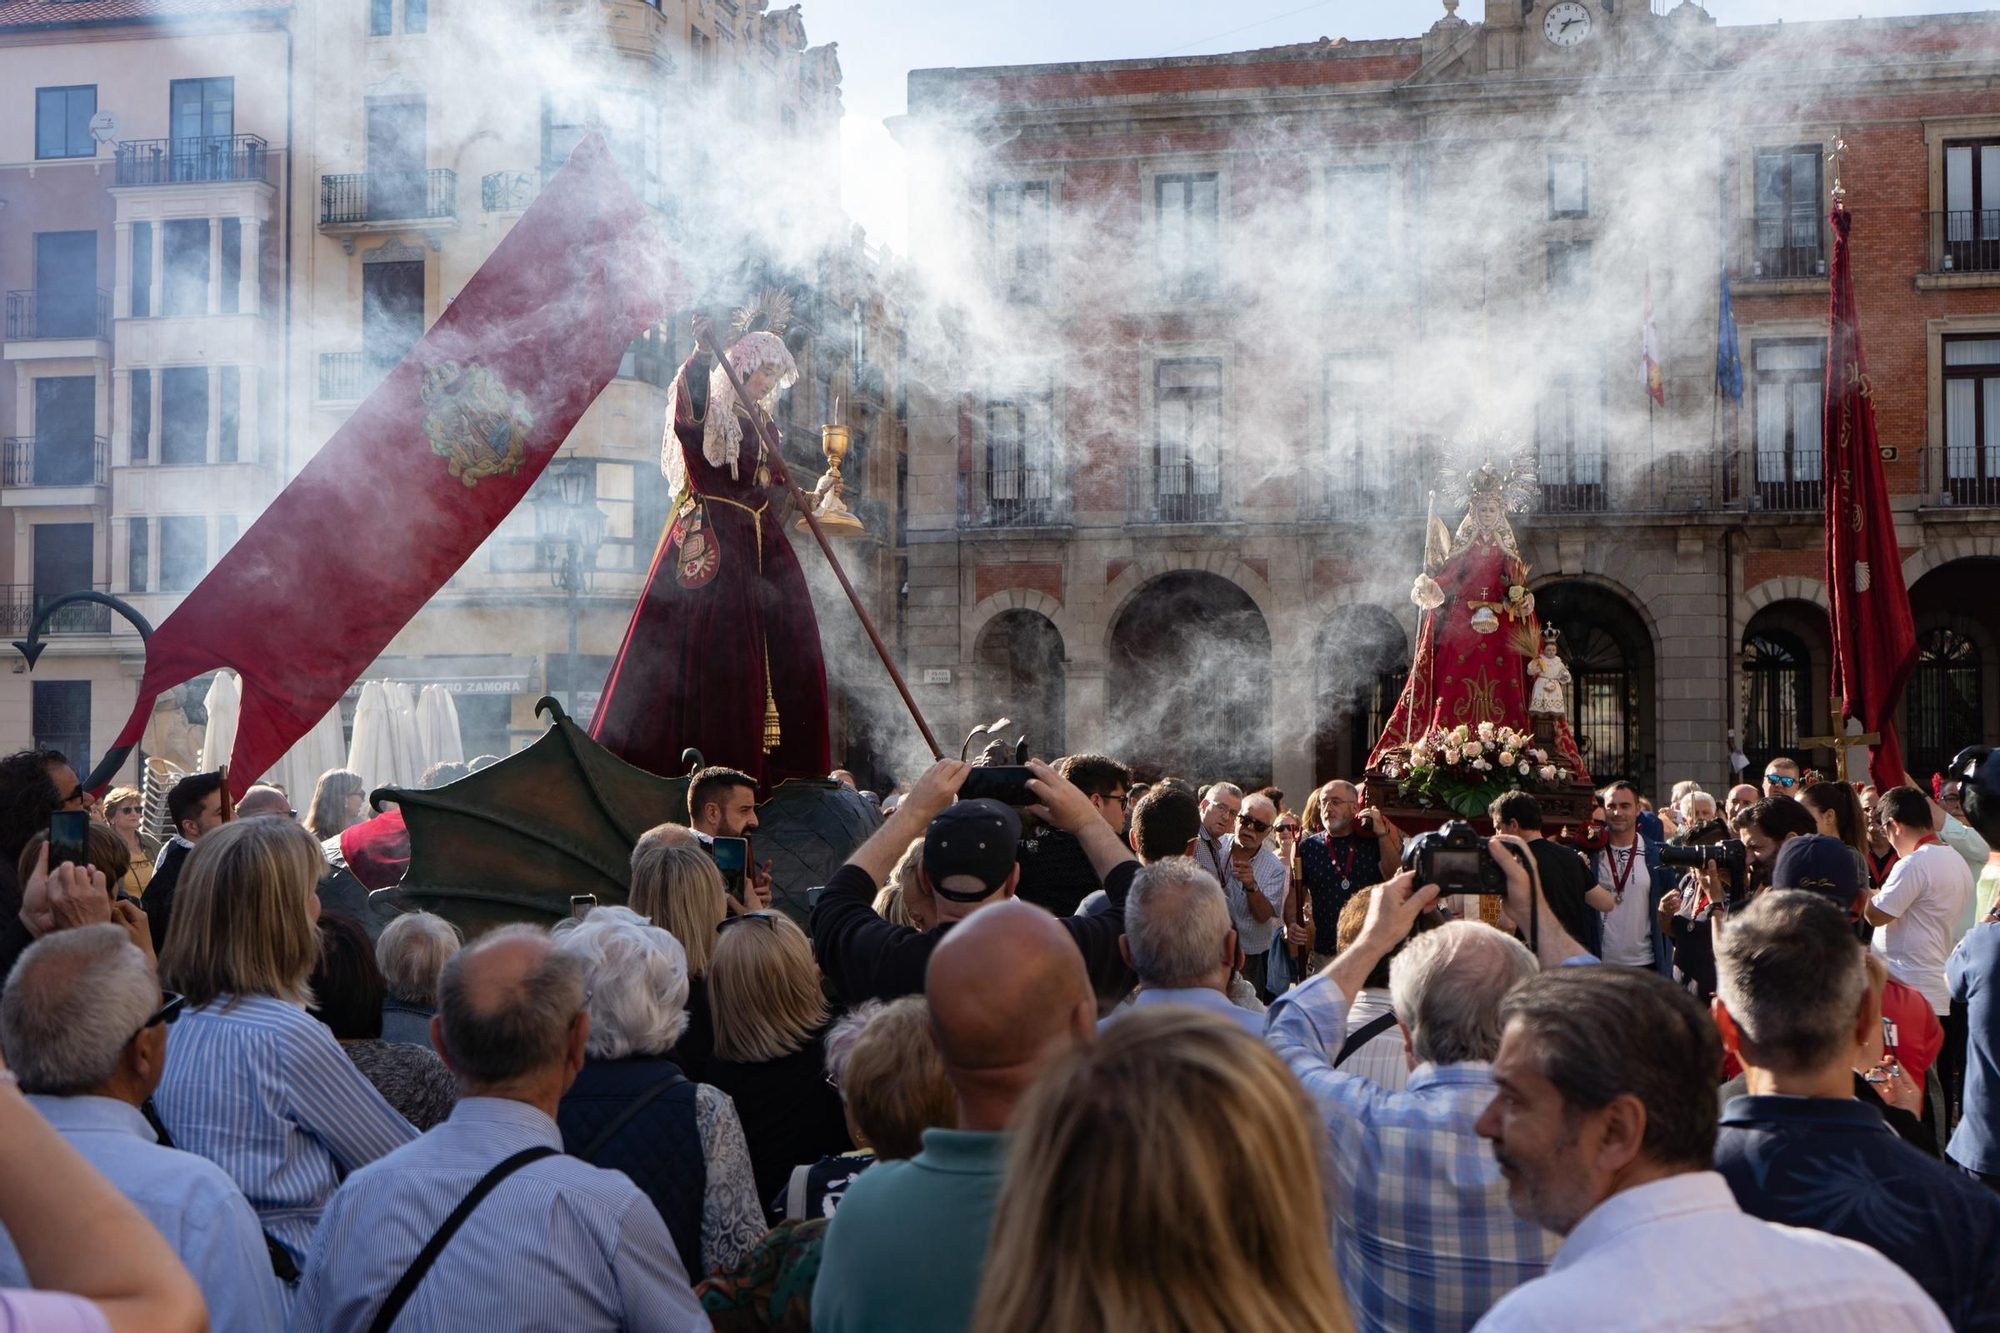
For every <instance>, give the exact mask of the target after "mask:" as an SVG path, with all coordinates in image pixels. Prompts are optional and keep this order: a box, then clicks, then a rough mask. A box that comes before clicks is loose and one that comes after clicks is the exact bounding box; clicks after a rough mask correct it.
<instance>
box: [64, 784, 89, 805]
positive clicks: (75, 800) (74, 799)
mask: <svg viewBox="0 0 2000 1333" xmlns="http://www.w3.org/2000/svg"><path fill="white" fill-rule="evenodd" d="M87 799H88V798H87V797H85V796H84V794H83V788H81V787H78V788H77V789H76V790H75V791H73V792H71V793H70V794H69V795H67V796H65V797H63V798H62V806H61V807H60V808H61V809H64V810H72V809H75V808H76V807H77V806H79V805H83V804H84V803H85V802H86V800H87Z"/></svg>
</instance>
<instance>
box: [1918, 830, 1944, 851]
mask: <svg viewBox="0 0 2000 1333" xmlns="http://www.w3.org/2000/svg"><path fill="white" fill-rule="evenodd" d="M1932 843H1936V844H1937V845H1938V846H1940V847H1942V846H1944V839H1943V838H1940V837H1939V836H1938V835H1937V834H1935V833H1926V834H1924V836H1923V837H1922V838H1921V839H1920V840H1919V841H1918V842H1917V845H1916V847H1912V848H1910V850H1911V851H1912V852H1914V851H1916V850H1918V848H1922V847H1928V846H1930V845H1931V844H1932Z"/></svg>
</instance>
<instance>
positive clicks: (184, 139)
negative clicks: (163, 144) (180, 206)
mask: <svg viewBox="0 0 2000 1333" xmlns="http://www.w3.org/2000/svg"><path fill="white" fill-rule="evenodd" d="M168 103H169V106H168V126H169V129H168V133H169V134H170V135H171V136H172V138H173V142H172V144H171V145H170V148H171V156H172V159H173V163H174V179H176V180H185V181H217V180H228V179H229V176H230V172H229V149H230V139H231V137H232V136H234V135H235V133H236V80H235V79H233V78H213V79H175V80H174V81H173V83H172V84H171V85H170V87H169V90H168Z"/></svg>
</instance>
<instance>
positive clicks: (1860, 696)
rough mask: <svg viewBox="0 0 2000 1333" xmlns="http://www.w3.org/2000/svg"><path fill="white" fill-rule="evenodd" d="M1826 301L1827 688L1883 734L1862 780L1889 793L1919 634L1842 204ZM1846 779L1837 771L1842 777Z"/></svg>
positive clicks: (1866, 726) (1836, 213)
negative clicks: (1899, 704)
mask: <svg viewBox="0 0 2000 1333" xmlns="http://www.w3.org/2000/svg"><path fill="white" fill-rule="evenodd" d="M1831 220H1832V222H1833V281H1832V301H1831V306H1830V309H1829V310H1828V313H1827V325H1826V399H1825V403H1824V406H1823V410H1822V412H1821V414H1820V423H1821V432H1822V436H1823V440H1822V446H1821V448H1822V459H1823V463H1824V467H1823V470H1822V474H1823V476H1824V479H1825V489H1826V601H1827V612H1828V615H1829V616H1830V618H1831V620H1832V622H1833V682H1832V691H1833V695H1834V697H1835V698H1837V699H1839V700H1840V702H1841V706H1842V707H1843V708H1845V709H1846V711H1847V715H1848V716H1849V717H1856V718H1859V719H1861V725H1862V729H1863V730H1864V731H1877V732H1880V733H1881V734H1882V740H1881V743H1880V744H1878V745H1877V746H1876V747H1875V753H1874V757H1873V760H1872V762H1871V763H1870V765H1869V771H1870V774H1871V775H1872V776H1873V778H1874V780H1875V785H1876V786H1878V787H1880V788H1882V789H1883V790H1885V791H1886V790H1888V789H1889V788H1890V787H1894V786H1897V785H1899V784H1901V782H1902V781H1903V752H1902V747H1901V746H1900V745H1898V744H1897V742H1896V732H1895V728H1894V726H1893V725H1892V719H1893V717H1894V715H1895V710H1896V701H1897V699H1899V698H1900V697H1902V693H1903V686H1904V685H1906V684H1908V683H1909V679H1910V673H1911V671H1913V670H1914V669H1915V668H1916V665H1917V629H1916V623H1915V621H1914V620H1913V619H1912V617H1911V615H1910V593H1909V589H1908V588H1906V587H1905V586H1904V584H1903V557H1902V553H1901V551H1900V550H1898V549H1897V546H1896V520H1895V516H1894V515H1893V514H1892V513H1890V511H1889V486H1888V482H1887V480H1886V478H1885V477H1884V476H1883V474H1882V451H1881V449H1880V448H1879V447H1877V444H1876V439H1875V399H1874V388H1873V386H1872V385H1870V384H1869V382H1868V362H1867V360H1866V358H1864V357H1863V356H1862V354H1861V327H1860V322H1859V320H1858V319H1857V317H1856V315H1855V310H1854V277H1853V274H1852V273H1851V272H1850V271H1849V268H1848V256H1847V232H1848V228H1849V227H1850V226H1851V225H1852V223H1853V218H1852V216H1851V215H1850V214H1849V213H1848V211H1847V209H1846V207H1845V206H1843V205H1841V204H1838V203H1836V204H1835V205H1834V209H1833V217H1832V219H1831ZM1843 776H1844V775H1843Z"/></svg>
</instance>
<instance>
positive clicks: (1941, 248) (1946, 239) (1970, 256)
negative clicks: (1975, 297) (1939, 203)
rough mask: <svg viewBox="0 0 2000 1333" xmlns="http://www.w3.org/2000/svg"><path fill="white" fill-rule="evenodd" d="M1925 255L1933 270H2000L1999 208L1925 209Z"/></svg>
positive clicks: (1970, 271)
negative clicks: (1927, 210) (1945, 210)
mask: <svg viewBox="0 0 2000 1333" xmlns="http://www.w3.org/2000/svg"><path fill="white" fill-rule="evenodd" d="M1924 256H1925V263H1926V264H1927V266H1928V267H1927V269H1926V271H1927V272H1930V273H2000V209H1994V208H1982V209H1962V210H1953V211H1950V212H1942V211H1940V212H1929V213H1925V214H1924Z"/></svg>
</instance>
